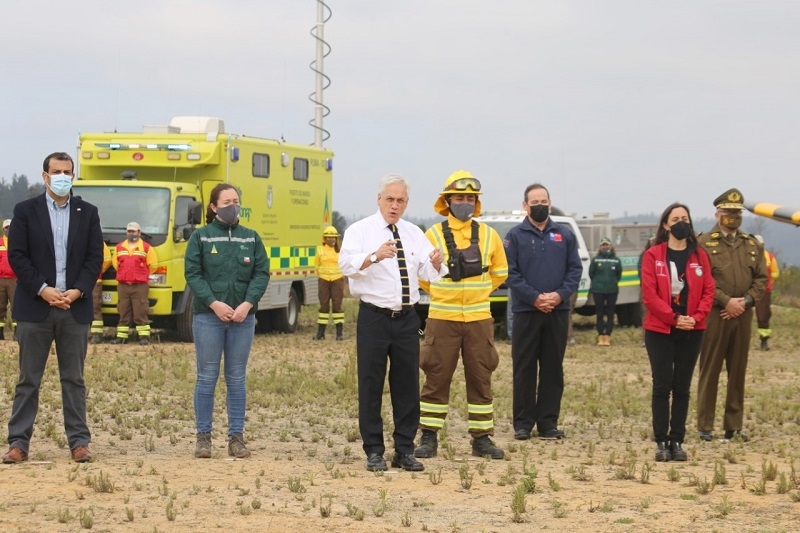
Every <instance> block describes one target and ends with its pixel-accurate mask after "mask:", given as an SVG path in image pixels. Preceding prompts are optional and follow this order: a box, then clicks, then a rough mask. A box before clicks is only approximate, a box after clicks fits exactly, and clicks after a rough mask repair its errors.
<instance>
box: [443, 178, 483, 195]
mask: <svg viewBox="0 0 800 533" xmlns="http://www.w3.org/2000/svg"><path fill="white" fill-rule="evenodd" d="M469 189H472V191H474V192H479V191H480V190H481V182H480V181H478V180H477V179H475V178H459V179H457V180H455V181H453V183H451V184H449V185H448V186H446V187H445V188H444V191H443V192H451V191H459V192H467V191H468V190H469Z"/></svg>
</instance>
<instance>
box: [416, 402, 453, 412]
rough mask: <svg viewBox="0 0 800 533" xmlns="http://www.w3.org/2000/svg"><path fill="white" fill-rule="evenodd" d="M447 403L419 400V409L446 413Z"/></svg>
mask: <svg viewBox="0 0 800 533" xmlns="http://www.w3.org/2000/svg"><path fill="white" fill-rule="evenodd" d="M447 409H448V405H447V404H441V403H427V402H419V410H420V411H424V412H426V413H440V414H441V413H443V414H447Z"/></svg>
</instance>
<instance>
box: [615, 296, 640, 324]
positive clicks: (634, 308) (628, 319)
mask: <svg viewBox="0 0 800 533" xmlns="http://www.w3.org/2000/svg"><path fill="white" fill-rule="evenodd" d="M617 319H618V320H619V325H620V326H623V327H634V328H639V327H641V326H642V307H641V304H639V302H636V303H632V304H623V305H618V306H617Z"/></svg>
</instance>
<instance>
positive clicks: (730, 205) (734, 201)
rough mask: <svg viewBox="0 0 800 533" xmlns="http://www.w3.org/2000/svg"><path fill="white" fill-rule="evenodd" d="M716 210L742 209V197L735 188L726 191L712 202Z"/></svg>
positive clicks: (740, 192)
mask: <svg viewBox="0 0 800 533" xmlns="http://www.w3.org/2000/svg"><path fill="white" fill-rule="evenodd" d="M714 207H716V208H717V209H744V196H742V191H740V190H739V189H737V188H735V187H734V188H733V189H728V190H727V191H725V192H724V193H722V194H720V195H719V196H717V198H716V200H714Z"/></svg>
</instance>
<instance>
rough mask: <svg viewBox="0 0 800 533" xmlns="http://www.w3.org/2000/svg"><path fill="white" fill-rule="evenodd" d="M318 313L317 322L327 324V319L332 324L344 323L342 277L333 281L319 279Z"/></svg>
mask: <svg viewBox="0 0 800 533" xmlns="http://www.w3.org/2000/svg"><path fill="white" fill-rule="evenodd" d="M318 288H319V314H318V316H317V324H320V325H322V326H327V325H328V321H329V320H333V323H334V324H344V308H343V307H342V302H343V301H344V278H343V277H342V278H339V279H336V280H333V281H325V280H324V279H320V280H319V284H318ZM331 303H332V304H333V313H331Z"/></svg>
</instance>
